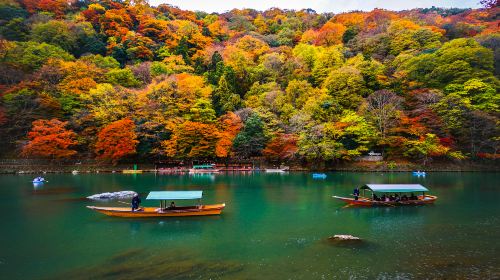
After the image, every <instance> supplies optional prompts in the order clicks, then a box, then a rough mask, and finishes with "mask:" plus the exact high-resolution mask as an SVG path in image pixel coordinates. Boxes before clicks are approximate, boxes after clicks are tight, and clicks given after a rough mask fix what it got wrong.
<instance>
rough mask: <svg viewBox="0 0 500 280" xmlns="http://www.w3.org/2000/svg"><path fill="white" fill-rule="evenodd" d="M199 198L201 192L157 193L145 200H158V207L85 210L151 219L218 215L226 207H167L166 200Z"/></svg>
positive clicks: (222, 205) (93, 208) (219, 205)
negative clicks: (133, 209)
mask: <svg viewBox="0 0 500 280" xmlns="http://www.w3.org/2000/svg"><path fill="white" fill-rule="evenodd" d="M201 197H202V191H159V192H150V193H149V195H148V197H147V198H146V200H160V207H141V208H139V209H138V210H135V211H132V209H131V207H98V206H87V208H89V209H92V210H94V211H97V212H99V213H102V214H104V215H107V216H113V217H123V218H152V217H186V216H208V215H220V214H221V213H222V210H223V209H224V207H225V206H226V204H224V203H222V204H212V205H192V206H176V207H167V200H168V201H171V200H188V199H201Z"/></svg>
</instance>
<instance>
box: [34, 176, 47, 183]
mask: <svg viewBox="0 0 500 280" xmlns="http://www.w3.org/2000/svg"><path fill="white" fill-rule="evenodd" d="M45 182H46V181H45V178H43V177H36V178H35V179H33V184H43V183H45Z"/></svg>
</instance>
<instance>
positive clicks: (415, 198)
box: [372, 193, 418, 202]
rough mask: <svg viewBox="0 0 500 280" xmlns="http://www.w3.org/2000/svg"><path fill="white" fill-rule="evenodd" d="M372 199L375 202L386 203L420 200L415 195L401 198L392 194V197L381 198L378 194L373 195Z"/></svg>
mask: <svg viewBox="0 0 500 280" xmlns="http://www.w3.org/2000/svg"><path fill="white" fill-rule="evenodd" d="M372 199H373V200H374V201H385V202H390V201H395V202H399V201H410V200H418V197H417V196H416V195H414V194H413V193H412V194H411V195H410V196H407V195H406V194H403V195H402V196H399V194H397V193H396V194H390V195H385V194H383V195H382V196H381V197H378V196H377V194H375V193H374V194H373V195H372Z"/></svg>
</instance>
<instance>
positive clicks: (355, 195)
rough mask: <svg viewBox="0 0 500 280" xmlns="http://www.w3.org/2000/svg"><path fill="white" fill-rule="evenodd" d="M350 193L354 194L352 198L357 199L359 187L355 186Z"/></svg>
mask: <svg viewBox="0 0 500 280" xmlns="http://www.w3.org/2000/svg"><path fill="white" fill-rule="evenodd" d="M352 195H354V200H358V197H359V188H355V189H354V191H353V192H352Z"/></svg>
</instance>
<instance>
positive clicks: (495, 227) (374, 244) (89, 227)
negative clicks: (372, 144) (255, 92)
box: [0, 172, 500, 279]
mask: <svg viewBox="0 0 500 280" xmlns="http://www.w3.org/2000/svg"><path fill="white" fill-rule="evenodd" d="M327 174H328V177H327V178H326V179H325V180H314V179H313V178H312V176H311V174H310V173H290V174H265V173H247V174H245V173H235V174H217V175H201V176H189V175H187V174H185V175H184V174H183V175H155V174H137V175H125V174H79V175H71V174H45V175H44V176H45V178H46V179H47V180H48V181H49V182H48V183H46V184H45V185H44V186H42V187H39V188H34V187H33V185H32V184H31V183H30V181H31V180H32V178H33V177H35V176H21V175H2V176H0V202H1V203H0V217H1V224H2V225H1V231H0V278H1V279H154V278H158V279H377V278H378V279H429V278H432V279H436V278H437V279H494V278H497V279H498V278H499V277H500V241H499V240H500V239H499V238H500V203H499V199H500V183H499V182H500V180H499V179H500V176H499V175H500V174H499V173H479V172H478V173H428V174H427V176H426V177H425V178H417V177H413V176H412V175H411V173H409V172H408V173H350V172H335V173H327ZM365 183H420V184H423V185H424V186H426V187H428V188H429V189H430V190H431V192H430V193H431V194H434V195H437V196H439V199H438V200H437V202H436V203H435V205H428V206H407V207H385V208H352V207H349V208H343V206H344V204H343V203H342V202H340V201H337V200H335V199H333V198H332V195H348V194H349V193H351V192H352V189H353V188H354V187H355V186H360V185H362V184H365ZM197 189H202V190H203V191H204V199H203V202H204V203H206V204H209V203H222V202H224V203H226V209H225V210H224V212H223V213H222V215H220V216H209V217H186V218H163V219H156V218H153V219H135V220H134V219H124V218H113V217H106V216H104V215H102V214H99V213H96V212H93V211H91V210H89V209H87V208H86V207H85V206H86V205H109V206H111V205H116V206H120V205H121V204H119V203H117V202H109V203H96V202H92V201H89V200H87V199H85V197H86V196H89V195H92V194H95V193H101V192H108V191H120V190H134V191H137V192H139V193H141V196H142V198H143V205H155V206H156V203H154V202H153V203H151V202H149V201H145V199H144V198H145V195H146V194H147V193H148V192H149V191H150V190H197ZM180 204H181V203H178V205H180ZM334 234H352V235H355V236H359V237H361V238H362V239H363V240H364V241H363V242H361V243H354V244H353V243H348V244H336V243H333V242H331V241H329V240H328V237H329V236H331V235H334Z"/></svg>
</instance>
